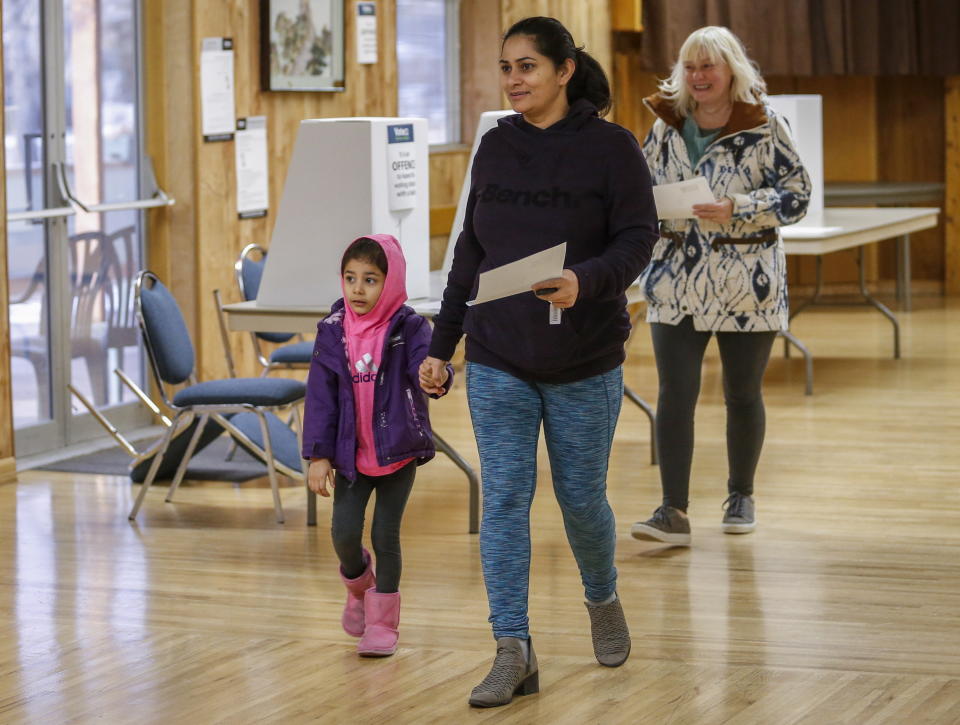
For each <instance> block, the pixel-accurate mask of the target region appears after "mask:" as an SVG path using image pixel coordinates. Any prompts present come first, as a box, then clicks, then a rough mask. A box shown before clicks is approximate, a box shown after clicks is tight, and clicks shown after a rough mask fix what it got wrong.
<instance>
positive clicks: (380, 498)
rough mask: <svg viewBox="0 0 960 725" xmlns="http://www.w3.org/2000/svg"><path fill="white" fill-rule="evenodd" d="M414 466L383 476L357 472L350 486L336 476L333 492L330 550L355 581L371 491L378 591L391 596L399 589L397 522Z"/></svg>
mask: <svg viewBox="0 0 960 725" xmlns="http://www.w3.org/2000/svg"><path fill="white" fill-rule="evenodd" d="M416 473H417V464H416V462H415V461H410V463H408V464H407V465H406V466H404V467H403V468H401V469H400V470H399V471H394V472H393V473H390V474H388V475H386V476H365V475H364V474H362V473H360V472H357V480H356V481H354V482H353V483H350V481H349V480H348V479H346V478H345V477H344V476H342V475H340V474H339V473H338V474H337V477H336V480H335V481H334V489H333V524H332V526H331V533H332V534H333V548H334V550H335V551H336V552H337V557H338V558H339V559H340V567H341V568H342V569H343V575H344V576H345V577H347V578H349V579H356V578H357V577H358V576H360V575H361V574H362V573H363V570H364V568H365V567H366V562H364V560H363V520H364V516H365V514H366V511H367V502H368V501H369V500H370V494H372V493H373V491H374V489H376V491H377V501H376V504H375V505H374V508H373V527H372V528H371V530H370V540H371V542H372V543H373V553H374V555H375V556H376V558H377V591H378V592H383V593H390V592H395V591H397V588H398V587H399V586H400V570H401V568H402V562H401V558H400V523H401V521H402V519H403V509H404V508H405V507H406V505H407V498H408V497H409V496H410V489H411V488H413V479H414V476H415V475H416Z"/></svg>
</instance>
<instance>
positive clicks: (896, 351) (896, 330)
mask: <svg viewBox="0 0 960 725" xmlns="http://www.w3.org/2000/svg"><path fill="white" fill-rule="evenodd" d="M857 266H858V267H859V268H860V275H859V276H860V294H862V295H863V298H864V299H865V300H866V301H867V302H868V303H869V304H871V305H873V306H874V307H876V308H877V309H878V310H880V312H881V313H882V314H883V316H884V317H886V318H887V319H888V320H890V322H891V323H892V324H893V357H894V358H895V359H897V360H899V359H900V322H899V320H897V316H896V315H894V314H893V313H892V312H891V311H890V309H889V308H888V307H887V306H886V305H884V304H883V303H882V302H881V301H880V300H878V299H877V298H876V297H874V296H873V295H871V294H870V292H869V291H868V290H867V277H866V271H865V270H864V264H863V246H860V247H858V248H857Z"/></svg>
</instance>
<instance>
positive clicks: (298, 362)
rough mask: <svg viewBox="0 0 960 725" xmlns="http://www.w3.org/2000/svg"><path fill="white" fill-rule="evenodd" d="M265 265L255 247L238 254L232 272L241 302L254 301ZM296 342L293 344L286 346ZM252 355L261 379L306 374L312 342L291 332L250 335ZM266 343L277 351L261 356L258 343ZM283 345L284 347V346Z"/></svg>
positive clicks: (262, 253)
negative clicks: (297, 372)
mask: <svg viewBox="0 0 960 725" xmlns="http://www.w3.org/2000/svg"><path fill="white" fill-rule="evenodd" d="M266 261H267V251H266V250H265V249H264V248H263V247H261V246H260V245H259V244H248V245H247V246H245V247H244V248H243V251H241V252H240V257H239V258H238V259H237V263H236V264H235V265H234V267H233V269H234V272H235V273H236V275H237V285H238V286H239V287H240V296H241V297H242V298H243V301H244V302H249V301H250V300H255V299H257V293H258V292H259V291H260V280H261V279H263V267H264V265H265V264H266ZM294 338H297V342H290V341H291V340H293V339H294ZM250 339H251V340H252V341H253V351H254V353H256V356H257V360H258V361H259V362H260V364H261V365H262V366H263V372H262V373H261V375H263V376H267V375H269V374H270V373H271V372H273V371H274V370H309V369H310V359H311V357H312V356H313V340H302V339H301V338H300V336H299V335H297V334H296V333H293V332H251V333H250ZM261 341H263V342H269V343H272V344H274V345H279V347H277V348H274V349H273V350H272V351H271V352H270V356H269V357H267V356H266V355H264V352H263V348H262V347H261V346H260V342H261ZM285 343H286V344H285Z"/></svg>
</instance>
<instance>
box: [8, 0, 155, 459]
mask: <svg viewBox="0 0 960 725" xmlns="http://www.w3.org/2000/svg"><path fill="white" fill-rule="evenodd" d="M2 3H3V35H4V48H3V52H4V73H5V78H4V91H5V99H4V102H5V118H6V138H5V144H6V156H7V167H6V184H7V207H8V217H7V227H8V235H9V242H8V244H9V251H8V270H9V275H10V318H11V347H12V354H11V372H12V376H13V405H14V410H13V414H14V425H15V427H16V433H17V441H16V443H17V455H18V456H20V457H22V456H25V455H30V454H32V453H38V452H44V451H49V450H53V449H56V448H58V447H62V446H64V445H68V444H71V443H76V442H79V441H82V440H85V439H88V438H92V437H95V436H97V435H100V434H101V433H102V430H100V429H99V427H98V426H97V425H96V423H95V421H93V420H92V419H91V416H90V415H89V414H88V413H86V410H85V408H83V406H82V405H80V403H79V401H78V400H77V399H76V398H75V397H74V396H73V394H72V393H71V392H70V387H72V388H73V389H74V390H76V391H77V392H78V393H79V394H81V395H83V396H84V397H85V398H86V399H87V400H89V401H90V402H91V403H92V404H93V405H95V406H96V407H97V408H100V409H106V408H109V409H110V411H109V413H108V415H109V417H110V418H111V420H113V421H114V422H115V423H116V424H118V426H120V427H123V426H131V425H137V424H139V423H146V422H148V421H149V417H148V416H147V415H146V414H145V413H144V412H143V411H142V410H141V409H140V408H139V406H138V405H136V404H134V403H133V401H134V400H135V398H134V396H133V394H132V393H131V392H130V391H129V390H127V389H126V388H125V387H123V386H122V385H121V384H120V381H119V378H118V377H117V376H116V375H115V374H114V372H113V371H114V369H119V370H121V371H123V372H125V373H126V374H127V375H128V376H129V377H130V378H131V379H132V380H133V381H134V382H136V383H137V384H138V385H141V386H143V370H144V364H143V355H142V350H141V347H140V339H139V334H138V331H137V328H136V321H135V318H134V313H133V281H134V279H135V276H136V273H137V271H138V270H139V269H140V268H141V266H142V265H141V260H142V255H143V234H142V232H143V228H144V225H143V214H144V211H143V210H144V209H146V208H150V207H152V206H160V205H164V204H166V203H169V200H168V199H167V198H166V197H165V195H163V194H162V192H159V193H157V194H155V195H154V197H153V198H151V199H141V189H142V188H151V187H152V188H153V189H155V188H156V187H155V182H153V181H152V172H151V171H150V170H149V163H147V162H145V161H144V157H143V153H142V141H141V135H142V134H141V114H140V109H141V107H142V103H141V99H140V42H139V38H140V32H139V0H54V1H50V0H2Z"/></svg>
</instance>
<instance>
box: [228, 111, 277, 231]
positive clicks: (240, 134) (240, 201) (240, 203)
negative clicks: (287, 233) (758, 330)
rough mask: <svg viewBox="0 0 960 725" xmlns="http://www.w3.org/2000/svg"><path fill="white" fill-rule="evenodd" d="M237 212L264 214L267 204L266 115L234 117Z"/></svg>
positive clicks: (245, 216)
mask: <svg viewBox="0 0 960 725" xmlns="http://www.w3.org/2000/svg"><path fill="white" fill-rule="evenodd" d="M236 159H237V215H238V216H239V217H240V218H241V219H252V218H254V217H262V216H266V214H267V207H269V205H270V187H269V184H268V179H269V174H268V167H267V117H266V116H250V117H249V118H241V119H238V120H237V133H236Z"/></svg>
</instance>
